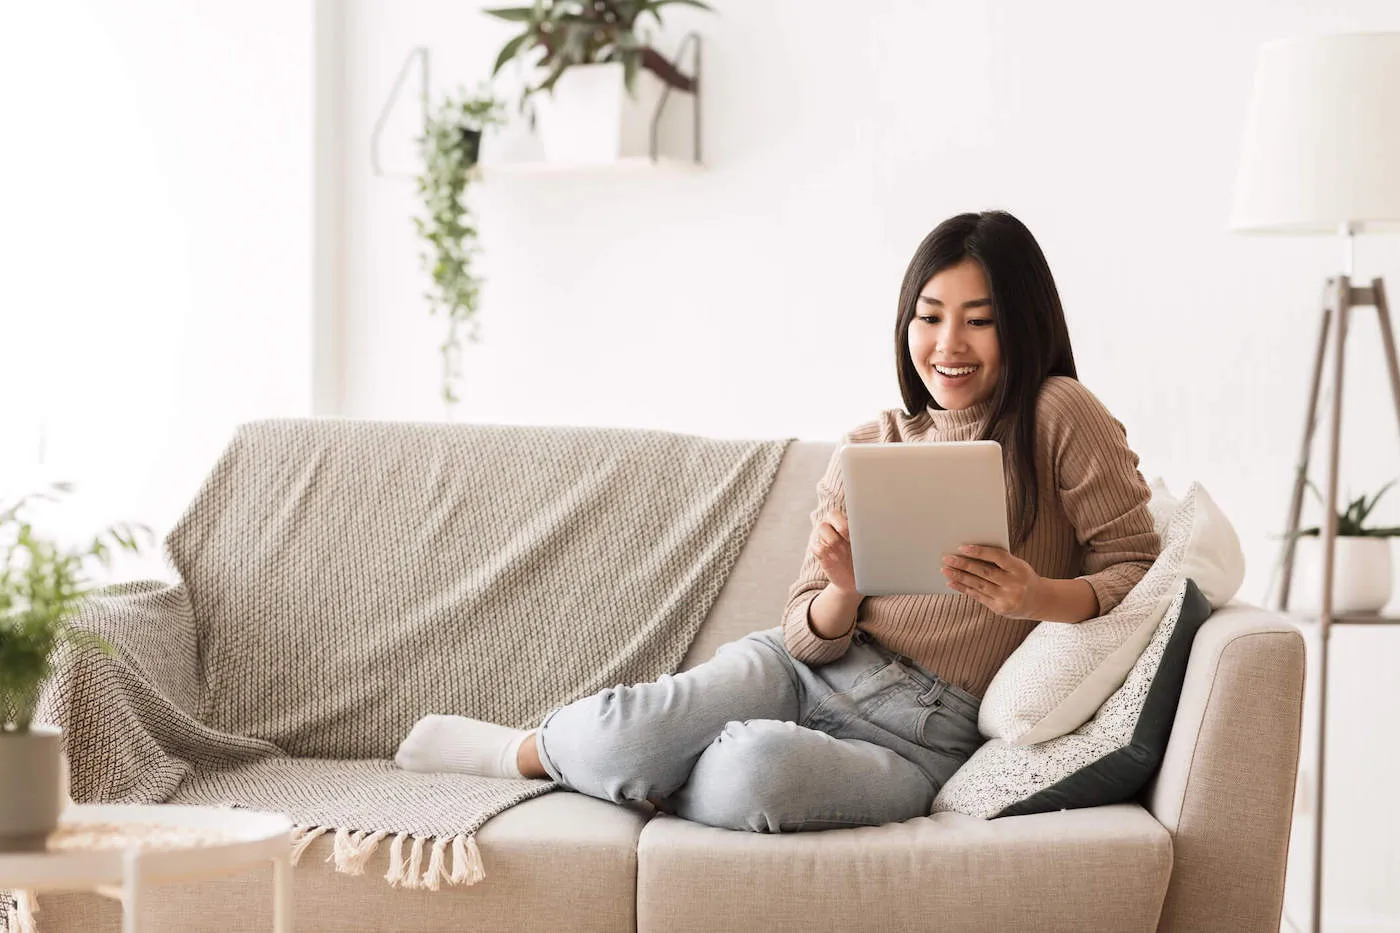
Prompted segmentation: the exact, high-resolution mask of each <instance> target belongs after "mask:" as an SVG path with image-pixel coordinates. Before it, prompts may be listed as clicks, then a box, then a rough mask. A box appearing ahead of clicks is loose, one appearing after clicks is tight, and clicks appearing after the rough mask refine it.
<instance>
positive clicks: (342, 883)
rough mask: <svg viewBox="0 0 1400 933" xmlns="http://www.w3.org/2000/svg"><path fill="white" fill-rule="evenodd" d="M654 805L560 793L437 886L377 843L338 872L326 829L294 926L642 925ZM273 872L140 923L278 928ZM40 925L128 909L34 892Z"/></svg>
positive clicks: (201, 932)
mask: <svg viewBox="0 0 1400 933" xmlns="http://www.w3.org/2000/svg"><path fill="white" fill-rule="evenodd" d="M650 812H651V810H650V808H649V807H647V806H646V805H639V806H638V807H637V808H636V809H629V808H626V807H620V806H617V805H615V804H611V803H607V802H605V801H601V800H595V799H593V798H592V797H585V796H583V795H582V794H575V793H571V792H564V791H560V792H556V793H550V794H545V795H544V796H542V797H536V798H534V799H533V800H527V801H525V802H524V803H521V804H518V805H516V806H514V807H511V808H510V809H509V810H506V811H504V812H503V813H501V814H500V815H498V816H495V817H493V818H492V819H491V820H490V821H489V822H488V823H486V825H485V826H483V827H482V828H481V831H480V832H479V833H478V834H477V837H476V838H477V843H478V844H479V845H480V846H481V856H482V861H483V862H484V863H485V867H486V878H485V879H484V880H482V881H479V882H477V883H476V884H474V885H457V886H447V885H445V886H443V887H442V888H441V889H440V890H438V891H427V890H422V889H417V890H408V889H405V888H391V887H390V886H389V885H388V884H386V883H385V881H384V878H383V875H384V871H385V868H386V867H387V863H388V852H387V846H381V847H380V849H379V851H377V852H376V853H375V855H374V857H373V858H372V859H371V860H370V863H369V866H368V868H367V869H366V871H365V873H364V874H363V875H359V876H351V875H344V874H339V873H337V872H336V871H335V869H334V868H333V867H332V866H331V864H330V863H329V862H328V861H327V859H328V858H329V857H330V854H331V845H332V837H331V835H329V834H327V835H324V836H321V837H320V838H319V839H317V840H316V841H315V842H314V843H312V844H311V846H310V848H308V849H307V850H306V852H305V853H304V854H303V855H302V857H301V860H300V862H299V863H298V864H297V867H296V869H295V870H294V872H293V916H294V923H293V926H294V929H295V930H296V931H297V933H358V931H383V930H395V931H400V933H417V931H443V930H471V931H472V933H497V931H499V933H512V931H523V930H539V931H556V930H569V931H580V933H625V931H628V930H634V929H635V928H636V911H635V904H636V880H637V840H638V837H639V835H640V833H641V830H642V826H643V824H644V823H645V822H646V820H647V818H648V816H649V815H650ZM271 905H272V870H271V868H270V867H267V868H262V869H259V870H256V871H252V872H249V873H247V874H245V875H240V876H237V877H234V878H225V879H211V880H208V881H203V882H198V883H195V884H189V885H179V884H177V885H169V886H162V887H161V888H160V889H159V896H158V897H153V898H151V900H150V902H149V904H148V908H147V910H146V911H144V912H143V914H142V917H143V921H144V922H143V924H142V927H141V929H142V930H150V931H153V933H155V931H159V933H226V931H228V930H254V929H271V922H272V906H271ZM39 906H40V908H41V911H42V912H41V914H40V915H39V919H40V921H41V927H40V929H41V930H43V931H44V933H62V931H79V930H81V931H83V933H117V931H119V930H120V929H121V908H120V905H119V904H118V903H117V902H116V901H113V900H107V899H106V898H100V897H98V896H97V895H93V894H53V895H41V896H40V897H39Z"/></svg>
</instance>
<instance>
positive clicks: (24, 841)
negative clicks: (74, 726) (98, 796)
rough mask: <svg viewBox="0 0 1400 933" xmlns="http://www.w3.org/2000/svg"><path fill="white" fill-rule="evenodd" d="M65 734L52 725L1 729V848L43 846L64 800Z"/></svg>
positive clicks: (15, 849)
mask: <svg viewBox="0 0 1400 933" xmlns="http://www.w3.org/2000/svg"><path fill="white" fill-rule="evenodd" d="M62 750H63V736H62V733H60V732H59V730H58V729H57V728H54V727H53V726H33V727H31V728H30V731H28V732H22V733H13V732H0V852H36V851H42V850H43V848H44V846H45V843H46V841H47V840H48V837H49V834H50V833H52V832H53V831H54V829H56V828H57V827H58V815H59V813H61V812H62V810H63V807H64V804H66V803H67V798H68V787H67V769H66V768H65V767H64V761H63V754H62Z"/></svg>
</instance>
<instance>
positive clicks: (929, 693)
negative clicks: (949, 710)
mask: <svg viewBox="0 0 1400 933" xmlns="http://www.w3.org/2000/svg"><path fill="white" fill-rule="evenodd" d="M947 689H948V681H946V680H943V679H942V678H939V679H938V680H936V681H934V684H933V686H932V687H929V688H928V690H926V691H925V692H924V695H923V696H921V697H919V702H920V703H922V704H923V705H925V706H937V705H938V704H939V701H940V700H942V698H943V691H944V690H947Z"/></svg>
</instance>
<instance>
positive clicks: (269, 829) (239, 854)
mask: <svg viewBox="0 0 1400 933" xmlns="http://www.w3.org/2000/svg"><path fill="white" fill-rule="evenodd" d="M291 829H292V823H291V821H290V820H289V819H287V817H285V816H281V815H280V814H274V813H262V812H258V811H255V810H239V809H233V808H227V809H225V808H219V807H186V806H172V805H166V804H161V805H150V806H144V805H86V804H75V805H72V806H69V807H68V809H67V810H65V811H64V813H63V817H62V818H61V820H60V822H59V828H58V831H57V832H55V833H54V834H53V835H52V836H51V837H50V839H49V848H48V851H45V852H23V853H0V889H10V890H17V891H24V892H28V893H30V894H34V895H39V894H43V893H44V892H46V891H49V892H52V891H75V890H76V891H97V892H98V893H100V894H104V895H106V896H108V897H115V898H118V899H119V900H120V901H121V902H122V931H123V933H136V931H137V929H138V925H137V924H138V919H139V917H140V913H141V904H142V901H143V900H144V899H145V898H147V897H148V896H149V892H148V890H147V889H148V887H149V886H150V885H153V884H163V883H168V882H174V881H189V880H195V879H200V878H210V877H217V876H219V875H228V874H233V873H235V872H239V871H242V870H244V869H247V868H250V867H253V866H256V865H258V864H260V863H263V862H272V864H273V894H272V898H273V908H272V917H273V930H274V931H276V933H291V929H292V917H291V907H292V901H291V893H292V892H291V870H292V866H291Z"/></svg>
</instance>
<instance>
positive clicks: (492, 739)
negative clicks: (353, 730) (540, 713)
mask: <svg viewBox="0 0 1400 933" xmlns="http://www.w3.org/2000/svg"><path fill="white" fill-rule="evenodd" d="M529 734H530V733H529V732H528V731H526V730H523V729H511V728H509V727H507V726H500V725H497V724H496V723H494V722H482V721H481V720H480V719H468V718H467V717H466V716H438V715H432V716H424V717H423V718H422V719H420V720H418V721H417V722H416V723H414V724H413V728H412V729H411V730H410V731H409V733H408V737H407V738H406V739H404V740H403V742H401V743H400V744H399V749H398V751H397V752H395V753H394V763H395V764H396V765H398V766H399V767H400V768H403V769H404V770H405V771H455V772H457V773H458V774H476V775H480V776H481V777H499V778H520V777H524V775H522V774H521V773H520V767H519V765H518V763H517V759H516V756H517V755H518V754H519V752H520V743H521V742H523V741H525V737H526V736H527V735H529Z"/></svg>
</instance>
